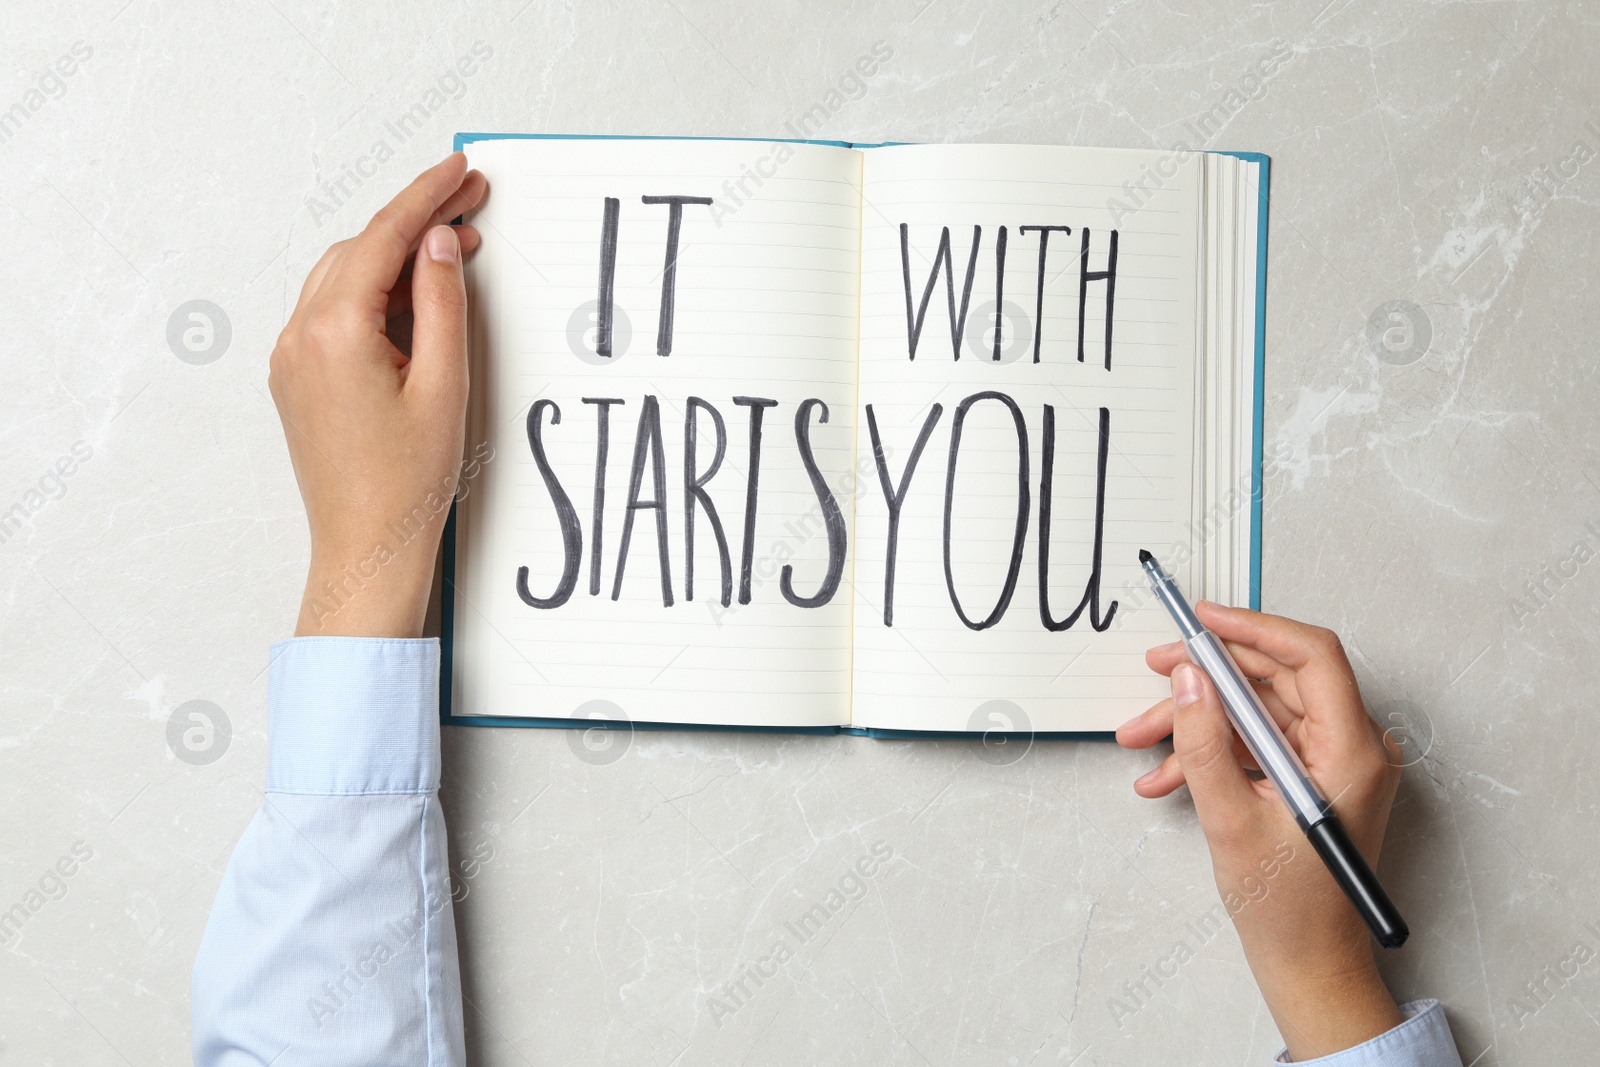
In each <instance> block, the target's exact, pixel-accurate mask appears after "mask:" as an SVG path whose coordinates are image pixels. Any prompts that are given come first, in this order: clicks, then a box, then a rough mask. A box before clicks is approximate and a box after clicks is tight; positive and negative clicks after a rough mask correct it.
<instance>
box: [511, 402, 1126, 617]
mask: <svg viewBox="0 0 1600 1067" xmlns="http://www.w3.org/2000/svg"><path fill="white" fill-rule="evenodd" d="M985 401H991V402H995V403H999V404H1001V405H1003V406H1004V407H1005V408H1006V410H1007V411H1008V412H1009V414H1010V416H1011V421H1012V424H1013V426H1014V427H1015V433H1016V441H1017V509H1016V525H1015V533H1014V535H1013V538H1012V547H1011V558H1010V562H1009V568H1008V570H1007V573H1006V579H1005V582H1004V584H1003V587H1002V589H1001V591H1000V593H999V596H998V599H997V601H996V603H995V606H994V607H993V609H991V610H990V611H989V612H988V614H986V615H984V616H982V617H981V618H975V617H973V616H971V615H969V614H968V613H967V611H966V609H965V607H964V606H963V605H962V603H961V598H960V596H959V594H958V593H957V592H956V587H955V575H954V570H953V567H952V560H951V531H952V527H953V525H954V517H955V504H956V497H955V482H956V470H957V465H958V461H959V458H960V452H961V437H962V430H963V427H964V426H965V423H966V419H967V416H968V412H969V411H971V409H972V408H973V406H974V405H976V404H978V403H981V402H985ZM733 402H734V404H736V405H738V406H739V407H743V408H747V409H748V410H749V412H750V415H749V436H748V449H749V459H748V462H747V464H746V470H747V474H746V479H747V481H746V485H745V511H744V538H743V542H742V545H741V553H740V559H739V568H738V578H739V582H738V601H739V603H740V604H748V603H750V600H751V594H752V591H753V588H754V581H753V578H754V562H755V531H756V516H757V510H758V505H759V501H760V478H761V462H762V427H763V416H764V414H765V412H766V411H767V410H768V409H769V408H775V407H777V406H778V401H776V400H773V399H770V398H766V397H749V396H735V397H733ZM583 403H585V404H591V405H594V406H595V408H596V409H597V425H596V429H597V436H596V448H595V475H594V493H593V501H594V510H593V517H592V519H591V529H592V534H591V537H590V546H589V551H588V556H589V595H590V596H599V595H600V589H601V568H602V559H603V555H604V543H603V542H604V518H605V483H606V470H607V463H608V456H609V450H610V421H609V415H610V409H611V407H612V406H614V405H620V404H624V403H626V401H624V400H622V399H621V398H620V397H584V398H583ZM865 410H866V416H867V426H868V429H869V431H870V433H871V435H872V451H873V460H874V463H875V465H876V467H877V473H878V482H879V485H880V486H881V488H882V490H883V496H884V501H885V504H886V505H887V507H888V513H889V516H888V517H889V523H888V537H887V544H886V548H885V556H884V559H885V564H884V601H883V604H884V607H883V624H884V625H885V626H893V625H894V586H895V566H896V556H897V551H898V546H899V537H900V517H901V514H902V511H903V509H904V505H905V500H906V496H907V494H908V493H909V491H910V487H911V482H912V478H913V476H914V475H915V473H916V468H917V464H918V461H919V460H920V459H921V457H922V453H923V450H924V449H925V448H926V446H927V444H928V440H929V438H930V437H931V436H932V435H933V430H934V427H935V426H936V424H937V423H938V422H939V421H940V418H941V416H942V415H943V414H944V407H943V405H940V404H934V405H933V406H932V407H931V408H930V409H929V412H928V415H927V416H926V417H925V418H924V420H923V422H922V426H921V428H920V429H919V430H918V432H917V439H916V443H915V444H914V445H913V446H912V448H911V452H910V455H909V457H908V458H907V460H906V465H905V468H904V469H903V470H902V471H901V472H900V475H899V477H898V479H895V478H892V477H891V475H890V473H889V458H888V456H889V452H888V449H886V448H885V447H884V443H883V438H882V435H881V433H880V432H879V428H878V419H877V414H876V412H875V411H874V409H873V406H872V405H871V404H867V405H866V408H865ZM547 411H548V412H549V413H550V414H551V418H550V425H552V426H556V425H560V422H561V408H560V406H559V405H558V404H557V403H556V402H555V401H553V400H539V401H535V402H534V404H533V405H532V406H531V407H529V409H528V418H527V436H528V447H529V449H530V450H531V451H532V453H533V461H534V464H535V465H536V466H537V467H538V469H539V473H540V476H541V478H542V479H543V480H544V485H545V489H546V491H547V492H548V493H549V494H550V499H551V503H552V505H553V506H554V508H555V513H556V519H557V523H558V525H559V528H560V534H561V543H562V555H563V563H562V570H561V576H560V578H559V579H558V580H557V583H556V587H555V589H554V590H553V591H552V592H551V593H550V595H549V596H538V595H536V594H535V593H534V592H533V590H532V587H531V586H530V584H529V579H530V569H529V568H528V567H526V566H523V567H519V568H517V576H516V589H517V595H518V596H519V597H520V598H521V599H522V602H523V603H525V604H527V605H528V606H529V607H532V608H539V609H543V610H550V609H554V608H559V607H561V606H562V605H563V604H565V603H567V601H568V600H570V599H571V597H572V594H573V592H574V590H575V589H576V588H577V584H578V573H579V567H580V564H581V563H582V560H583V557H584V532H583V524H582V521H581V520H580V519H579V517H578V512H577V509H576V507H574V505H573V503H572V497H571V496H570V495H569V494H568V493H567V491H566V489H565V487H563V485H562V484H561V480H560V478H559V477H558V476H557V474H556V472H555V470H554V468H553V467H552V466H551V464H550V461H549V458H548V456H547V455H546V452H545V446H544V433H545V419H544V415H545V412H547ZM813 412H816V413H817V416H818V417H817V422H818V424H826V423H827V421H828V407H827V405H826V404H825V403H823V402H822V401H821V400H819V399H816V398H815V397H813V398H811V399H808V400H805V401H802V402H801V403H800V404H799V406H798V407H797V408H796V411H795V416H794V436H795V444H796V448H797V450H798V452H799V457H800V462H801V464H802V465H803V466H804V467H805V470H806V473H807V476H808V477H809V479H810V481H811V486H812V491H813V493H814V495H815V498H816V501H817V504H816V505H815V506H816V507H818V508H820V510H821V512H822V522H823V528H824V530H825V531H826V534H827V538H828V565H827V572H826V574H825V576H824V577H823V579H822V581H821V584H820V586H819V588H818V589H817V591H816V592H815V593H813V594H811V595H809V596H806V595H803V594H801V593H799V592H797V591H796V590H795V588H794V567H793V565H792V564H789V563H784V564H783V566H782V568H781V569H780V571H779V578H778V590H779V592H780V593H781V594H782V596H783V598H784V599H785V600H786V601H788V602H789V603H790V604H793V605H794V606H795V607H800V608H817V607H821V606H822V605H824V604H827V603H828V602H829V601H831V600H832V599H833V596H834V594H835V593H837V592H838V589H839V585H840V580H841V578H842V576H843V573H844V564H845V553H846V549H847V545H846V539H847V534H846V527H845V521H844V515H843V512H842V510H841V509H840V507H839V502H838V499H837V498H836V497H835V495H834V492H833V490H832V488H831V487H830V486H829V485H828V482H827V479H826V478H825V477H824V475H823V474H822V471H821V470H820V469H819V468H818V466H817V462H816V459H815V456H814V455H813V452H812V446H811V428H812V413H813ZM702 415H704V416H707V417H709V418H710V420H711V424H712V428H713V429H714V431H715V446H714V450H713V457H712V460H711V462H710V464H709V465H708V466H707V468H706V469H705V470H703V471H702V470H701V469H700V466H699V459H698V456H699V452H700V444H699V433H700V423H701V416H702ZM1055 432H1056V431H1055V408H1054V407H1053V406H1051V405H1049V404H1046V405H1044V425H1043V441H1042V445H1041V452H1042V463H1041V471H1040V478H1039V526H1038V530H1039V542H1040V547H1039V552H1038V560H1039V617H1040V621H1041V622H1042V623H1043V625H1044V628H1045V629H1046V630H1049V631H1051V632H1059V631H1061V630H1066V629H1068V628H1070V627H1071V626H1072V625H1073V624H1075V623H1076V622H1077V621H1078V619H1079V618H1080V617H1081V616H1082V615H1083V613H1084V611H1085V610H1088V612H1089V621H1090V625H1091V626H1093V627H1094V629H1095V630H1096V631H1104V630H1106V629H1107V628H1108V627H1110V625H1111V620H1112V618H1113V616H1114V615H1115V614H1116V610H1117V605H1116V602H1114V601H1113V602H1112V603H1111V604H1110V605H1109V606H1108V607H1107V608H1106V610H1105V612H1104V614H1102V613H1101V609H1100V575H1101V569H1102V555H1103V542H1104V528H1105V492H1106V464H1107V457H1108V452H1109V449H1110V443H1111V412H1110V411H1109V410H1108V409H1106V408H1101V409H1100V420H1099V443H1100V447H1099V457H1098V463H1097V467H1096V491H1095V520H1094V545H1093V550H1092V563H1091V567H1090V572H1089V577H1088V579H1087V581H1086V582H1085V585H1084V592H1083V596H1082V598H1081V599H1080V600H1079V602H1078V604H1077V606H1076V607H1075V608H1074V609H1073V610H1072V611H1071V612H1070V613H1069V614H1068V615H1067V616H1066V617H1065V618H1062V619H1056V618H1055V617H1054V615H1053V614H1052V612H1051V609H1050V605H1049V597H1048V589H1049V574H1050V526H1051V521H1052V512H1053V507H1052V491H1053V485H1054V465H1055ZM1028 438H1029V434H1028V424H1027V421H1026V419H1025V418H1024V417H1023V414H1022V409H1021V408H1020V407H1018V405H1017V402H1016V401H1015V400H1013V399H1012V398H1011V397H1010V396H1008V395H1006V394H1005V393H1000V392H995V391H993V390H987V391H984V392H980V393H974V394H972V395H971V396H968V397H967V398H965V399H964V400H962V401H961V402H960V403H959V404H958V405H957V406H956V410H955V415H954V417H953V418H952V420H951V428H950V445H949V458H948V463H947V469H946V476H945V489H944V533H943V541H944V576H945V588H946V590H947V591H948V593H949V595H950V602H951V605H952V606H953V607H954V608H955V611H956V615H957V617H959V618H960V619H961V621H962V623H963V624H965V625H966V626H967V627H968V628H969V629H973V630H985V629H988V628H989V627H991V626H994V625H995V624H996V623H998V622H999V621H1000V620H1001V619H1002V618H1003V617H1004V615H1005V613H1006V610H1007V609H1008V608H1009V607H1010V604H1011V599H1012V596H1013V594H1014V593H1015V592H1016V587H1017V581H1018V578H1019V575H1020V572H1021V568H1022V558H1023V550H1024V547H1025V543H1026V540H1027V534H1028V527H1029V524H1030V519H1031V512H1032V506H1033V498H1032V489H1031V480H1030V473H1029V469H1030V460H1029V457H1030V454H1031V447H1030V445H1029V439H1028ZM726 449H727V430H726V423H725V421H724V419H723V416H722V413H721V412H720V411H719V410H718V409H717V408H716V406H715V405H713V404H711V403H709V402H708V401H706V400H705V399H703V398H701V397H697V396H691V397H689V398H688V404H687V414H686V417H685V421H684V445H683V472H684V473H683V560H684V598H685V599H686V600H693V599H694V577H695V550H694V541H695V531H696V528H697V523H698V521H699V520H700V518H701V516H702V513H703V517H704V520H705V522H706V523H707V524H708V525H709V526H710V529H711V533H712V536H713V537H714V538H715V540H716V547H717V560H718V563H719V574H720V577H721V604H722V606H723V607H725V608H726V607H728V606H729V605H730V604H731V603H732V600H733V587H734V582H733V578H734V569H733V565H732V559H731V553H730V551H729V546H728V538H727V535H726V533H725V532H724V529H723V524H722V519H721V516H720V515H719V513H718V511H717V508H716V505H715V504H714V503H713V501H712V500H711V496H710V494H709V493H708V492H707V489H706V486H707V485H708V483H709V482H710V481H711V479H712V478H713V477H715V476H716V474H717V472H718V471H719V470H720V469H721V466H722V459H723V456H724V454H725V453H726ZM647 469H648V471H649V472H650V474H651V476H652V477H651V485H652V489H651V495H650V496H649V497H645V496H643V495H642V492H643V487H644V480H645V475H646V471H647ZM643 511H653V512H654V513H655V531H656V552H657V555H658V558H659V570H658V573H659V575H660V583H661V603H662V606H663V607H671V606H672V605H673V604H674V603H675V597H674V590H673V581H672V548H671V536H670V534H669V533H668V525H669V520H668V517H667V516H668V499H667V464H666V456H665V453H664V450H663V443H662V432H661V413H660V402H659V400H658V398H657V397H655V396H653V395H649V396H646V397H645V398H644V402H643V405H642V408H641V410H640V413H639V421H638V427H637V430H636V432H635V435H634V447H633V462H632V465H631V469H630V475H629V489H628V498H627V501H626V504H625V509H624V515H623V525H622V536H621V539H620V544H619V546H618V549H617V556H616V566H615V569H614V571H613V577H612V583H611V599H612V600H618V599H620V598H621V596H622V580H623V573H624V570H625V568H626V565H627V559H628V548H629V545H630V544H631V542H632V538H633V527H634V522H635V519H636V518H637V517H638V515H639V513H640V512H643Z"/></svg>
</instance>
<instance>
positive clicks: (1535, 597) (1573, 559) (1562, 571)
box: [1511, 519, 1600, 630]
mask: <svg viewBox="0 0 1600 1067" xmlns="http://www.w3.org/2000/svg"><path fill="white" fill-rule="evenodd" d="M1583 528H1584V530H1585V531H1587V532H1586V533H1585V535H1584V536H1582V537H1580V538H1578V540H1577V541H1576V542H1575V543H1574V544H1573V546H1572V551H1571V552H1570V553H1568V554H1567V555H1566V556H1565V557H1564V558H1562V559H1560V560H1558V561H1556V564H1555V566H1554V567H1551V565H1550V564H1548V563H1545V564H1543V565H1541V566H1540V567H1539V573H1538V574H1535V575H1534V576H1533V577H1531V578H1529V579H1528V580H1527V581H1525V582H1523V583H1522V589H1523V591H1524V592H1526V593H1527V594H1528V602H1527V603H1523V602H1522V601H1521V600H1518V599H1516V598H1515V597H1513V598H1512V600H1511V617H1512V618H1513V619H1515V620H1516V621H1517V629H1519V630H1520V629H1522V627H1523V625H1524V623H1526V622H1527V620H1528V619H1530V618H1532V617H1533V616H1535V615H1537V614H1538V613H1539V612H1541V611H1543V610H1544V609H1545V608H1546V607H1547V606H1548V605H1549V604H1550V603H1551V601H1553V600H1554V599H1555V595H1556V594H1557V593H1559V592H1560V591H1561V590H1562V589H1564V588H1566V586H1567V584H1568V583H1569V582H1571V581H1572V580H1573V579H1575V578H1577V577H1578V571H1579V570H1580V569H1582V567H1583V565H1584V564H1586V563H1588V562H1589V561H1590V560H1592V559H1594V558H1595V555H1596V549H1595V547H1594V546H1593V545H1591V544H1590V541H1589V538H1590V537H1591V536H1592V537H1594V538H1595V544H1596V545H1600V526H1597V525H1595V520H1593V519H1590V520H1589V521H1588V522H1586V523H1584V524H1583Z"/></svg>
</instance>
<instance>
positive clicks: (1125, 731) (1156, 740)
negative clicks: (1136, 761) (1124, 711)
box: [1117, 697, 1172, 748]
mask: <svg viewBox="0 0 1600 1067" xmlns="http://www.w3.org/2000/svg"><path fill="white" fill-rule="evenodd" d="M1171 736H1172V698H1171V697H1167V698H1166V699H1165V700H1162V701H1161V702H1159V703H1157V704H1154V705H1152V706H1151V707H1150V708H1149V709H1148V710H1146V711H1144V712H1142V713H1141V714H1139V715H1135V716H1134V717H1133V718H1131V719H1129V720H1128V721H1127V722H1125V723H1123V724H1122V725H1121V726H1119V727H1117V744H1119V745H1121V746H1122V747H1123V748H1149V747H1150V746H1151V745H1156V744H1160V743H1161V742H1162V741H1165V740H1166V739H1167V738H1168V737H1171Z"/></svg>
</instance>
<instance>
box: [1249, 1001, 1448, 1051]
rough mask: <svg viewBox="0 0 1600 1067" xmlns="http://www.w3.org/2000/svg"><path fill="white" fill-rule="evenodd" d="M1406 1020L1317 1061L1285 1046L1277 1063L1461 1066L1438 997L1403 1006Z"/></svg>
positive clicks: (1402, 1010)
mask: <svg viewBox="0 0 1600 1067" xmlns="http://www.w3.org/2000/svg"><path fill="white" fill-rule="evenodd" d="M1400 1014H1401V1016H1403V1017H1404V1020H1405V1021H1404V1022H1402V1023H1401V1024H1400V1025H1399V1026H1396V1027H1395V1028H1394V1029H1393V1030H1389V1031H1387V1032H1385V1033H1382V1034H1379V1035H1378V1036H1377V1037H1375V1038H1373V1039H1372V1040H1370V1041H1363V1042H1362V1043H1361V1044H1359V1045H1356V1046H1354V1047H1353V1048H1347V1049H1345V1050H1344V1051H1342V1052H1335V1053H1334V1054H1333V1055H1331V1056H1321V1057H1319V1058H1317V1059H1314V1060H1291V1059H1290V1058H1289V1050H1288V1049H1284V1050H1283V1051H1281V1052H1279V1053H1278V1055H1277V1056H1276V1057H1275V1058H1274V1059H1273V1061H1272V1062H1273V1063H1298V1064H1302V1065H1303V1067H1380V1065H1381V1067H1458V1065H1459V1064H1460V1063H1461V1054H1460V1053H1459V1052H1457V1051H1456V1043H1455V1039H1454V1038H1453V1037H1451V1036H1450V1024H1449V1022H1448V1021H1447V1020H1446V1019H1445V1017H1444V1008H1442V1007H1441V1006H1440V1005H1439V1002H1438V1001H1437V1000H1413V1001H1411V1002H1410V1003H1409V1004H1402V1005H1400Z"/></svg>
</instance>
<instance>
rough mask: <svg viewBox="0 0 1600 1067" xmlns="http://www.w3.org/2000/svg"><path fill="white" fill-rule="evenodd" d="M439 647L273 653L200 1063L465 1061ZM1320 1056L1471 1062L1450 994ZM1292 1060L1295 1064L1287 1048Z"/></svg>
mask: <svg viewBox="0 0 1600 1067" xmlns="http://www.w3.org/2000/svg"><path fill="white" fill-rule="evenodd" d="M438 684H439V644H438V642H437V641H435V640H431V639H428V640H414V641H412V640H379V639H369V638H353V637H301V638H296V639H294V640H292V641H283V642H280V643H279V644H277V645H274V646H273V648H272V659H271V662H270V666H269V673H268V683H267V716H268V760H267V782H266V789H265V791H264V794H263V797H262V805H261V810H260V811H258V812H257V813H256V815H255V818H254V819H253V820H252V821H251V823H250V825H249V827H248V828H247V829H246V830H245V833H244V836H243V837H242V838H241V839H240V841H239V844H238V846H237V847H236V848H235V849H234V853H233V858H232V859H231V860H230V861H229V863H228V870H227V873H226V874H225V875H224V876H223V879H222V886H221V888H220V889H219V890H218V891H217V899H216V902H215V903H214V904H213V905H212V909H211V919H210V921H209V922H208V923H207V925H206V932H205V937H204V939H203V940H202V941H201V944H200V953H199V956H198V958H197V959H196V960H195V965H194V975H193V980H192V983H191V988H190V1005H191V1011H192V1015H193V1043H194V1061H195V1063H196V1064H197V1065H198V1067H268V1065H271V1067H312V1065H316V1067H349V1065H357V1064H360V1065H367V1064H407V1065H411V1064H416V1065H426V1067H462V1065H464V1064H465V1062H466V1056H465V1052H464V1050H463V1043H462V1029H461V979H460V972H459V969H458V963H457V957H456V931H455V918H454V914H453V912H452V911H451V908H450V871H449V859H448V854H447V851H446V847H445V828H444V816H443V815H442V813H441V812H440V810H439V797H438V790H439V696H438V694H439V689H438ZM1401 1013H1402V1014H1403V1015H1404V1016H1405V1021H1404V1022H1402V1023H1401V1024H1400V1025H1399V1026H1397V1027H1395V1028H1394V1029H1393V1030H1390V1031H1389V1032H1388V1033H1385V1034H1380V1035H1379V1036H1377V1037H1375V1038H1373V1039H1372V1040H1370V1041H1367V1042H1365V1043H1364V1044H1361V1045H1357V1046H1356V1047H1354V1048H1349V1049H1345V1050H1344V1051H1343V1052H1337V1053H1334V1054H1333V1055H1331V1056H1325V1057H1322V1058H1320V1059H1316V1060H1307V1061H1301V1062H1302V1063H1304V1064H1305V1065H1306V1067H1313V1065H1315V1067H1460V1065H1461V1058H1460V1056H1459V1055H1458V1054H1457V1052H1456V1047H1455V1043H1454V1041H1452V1040H1451V1037H1450V1028H1449V1024H1448V1023H1447V1022H1446V1021H1445V1017H1444V1010H1443V1009H1442V1008H1441V1007H1440V1006H1439V1002H1438V1001H1436V1000H1421V1001H1414V1002H1412V1003H1410V1004H1406V1005H1403V1006H1402V1007H1401ZM1275 1062H1277V1063H1290V1062H1293V1061H1291V1060H1289V1058H1288V1054H1287V1052H1286V1051H1285V1052H1280V1053H1279V1054H1278V1056H1277V1057H1276V1058H1275Z"/></svg>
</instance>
